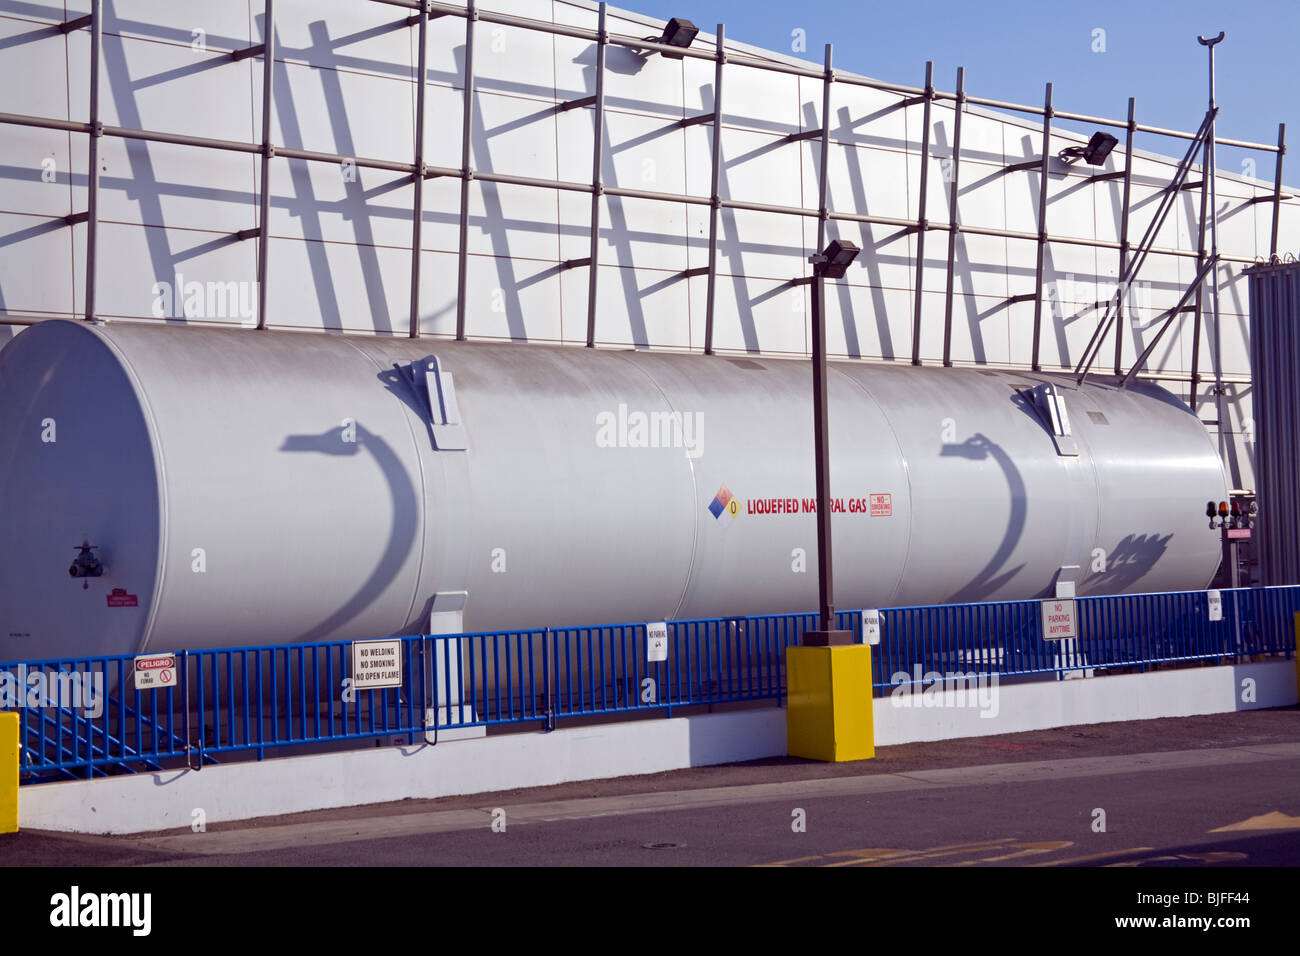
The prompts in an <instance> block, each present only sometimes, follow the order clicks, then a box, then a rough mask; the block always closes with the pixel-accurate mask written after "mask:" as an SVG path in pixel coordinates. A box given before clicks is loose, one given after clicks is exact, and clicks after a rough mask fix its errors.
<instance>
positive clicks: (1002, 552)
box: [939, 432, 1028, 604]
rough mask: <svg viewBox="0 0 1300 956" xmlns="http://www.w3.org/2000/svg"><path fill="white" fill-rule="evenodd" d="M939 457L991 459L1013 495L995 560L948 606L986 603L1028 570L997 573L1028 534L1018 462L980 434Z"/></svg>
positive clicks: (951, 446)
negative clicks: (1004, 477)
mask: <svg viewBox="0 0 1300 956" xmlns="http://www.w3.org/2000/svg"><path fill="white" fill-rule="evenodd" d="M939 454H940V455H941V456H943V457H957V458H968V459H970V460H971V461H984V460H985V459H987V458H992V459H993V461H995V462H996V463H997V465H998V467H999V468H1001V469H1002V473H1003V474H1004V475H1005V476H1006V479H1007V487H1008V488H1009V489H1010V491H1011V515H1010V517H1009V518H1008V520H1007V529H1006V531H1005V532H1004V533H1003V535H1002V540H1001V541H1000V542H998V547H997V550H996V551H994V552H993V557H991V558H989V560H988V563H987V564H985V565H984V567H983V568H981V569H980V572H979V573H978V574H977V575H975V577H974V578H972V579H971V580H970V581H969V582H968V583H967V584H966V585H964V586H963V587H962V588H961V589H960V590H958V591H956V592H954V593H953V594H952V595H950V596H949V597H948V598H947V600H946V602H945V603H949V604H966V603H969V602H971V601H981V600H985V599H987V598H988V597H989V595H991V594H993V593H996V592H997V590H998V589H999V588H1001V587H1002V586H1003V585H1005V584H1006V583H1007V582H1008V581H1010V580H1011V579H1012V578H1014V577H1015V576H1016V575H1017V574H1019V573H1020V572H1021V571H1022V570H1024V567H1025V566H1024V565H1023V564H1020V565H1017V566H1016V567H1014V568H1011V569H1010V570H1008V571H1003V572H1002V573H1001V574H999V573H998V572H999V570H1000V569H1001V568H1002V566H1003V565H1004V564H1006V562H1007V559H1008V558H1010V557H1011V555H1012V553H1013V552H1014V551H1015V550H1016V544H1017V543H1018V542H1019V541H1020V536H1021V535H1022V534H1023V533H1024V530H1025V515H1026V512H1027V511H1028V506H1027V504H1026V499H1025V483H1024V480H1023V479H1022V478H1021V477H1020V471H1019V470H1018V469H1017V468H1016V465H1015V462H1013V461H1012V460H1011V456H1010V455H1008V454H1007V453H1006V452H1005V451H1003V450H1002V446H1001V445H999V444H997V443H996V442H993V441H990V440H989V439H988V437H986V436H985V435H983V434H981V433H979V432H976V433H975V434H974V435H972V436H971V437H970V438H968V439H966V440H965V441H964V442H961V443H960V444H946V445H944V446H943V448H942V449H941V450H940V451H939Z"/></svg>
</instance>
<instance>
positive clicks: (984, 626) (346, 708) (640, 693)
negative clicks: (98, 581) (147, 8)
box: [0, 587, 1300, 782]
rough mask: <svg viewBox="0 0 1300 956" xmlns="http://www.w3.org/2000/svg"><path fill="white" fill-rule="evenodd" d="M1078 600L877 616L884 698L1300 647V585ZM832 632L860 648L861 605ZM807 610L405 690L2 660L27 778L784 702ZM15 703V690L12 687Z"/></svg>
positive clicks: (487, 658) (298, 677)
mask: <svg viewBox="0 0 1300 956" xmlns="http://www.w3.org/2000/svg"><path fill="white" fill-rule="evenodd" d="M1221 595H1222V615H1221V619H1219V620H1215V621H1211V620H1210V619H1209V606H1208V601H1209V598H1208V595H1207V593H1206V592H1204V591H1187V592H1171V593H1163V594H1137V595H1120V596H1114V597H1088V598H1079V599H1077V601H1076V620H1077V627H1078V637H1077V638H1076V639H1071V640H1066V641H1056V640H1045V639H1044V638H1043V631H1042V615H1041V603H1040V602H1039V601H1008V602H999V603H986V604H960V605H936V606H925V607H901V608H884V609H881V610H880V611H879V612H878V614H879V621H880V637H879V644H878V645H877V646H875V647H874V648H873V651H872V666H873V675H874V676H873V680H874V686H875V691H876V694H877V695H878V696H880V695H883V694H887V693H890V692H891V690H892V689H894V688H896V687H898V686H900V685H916V684H921V683H927V682H932V681H933V680H934V677H935V675H949V674H952V673H958V674H984V675H997V676H998V677H999V678H1008V677H1014V676H1017V675H1040V676H1041V677H1043V678H1048V679H1050V678H1053V677H1063V676H1065V675H1067V674H1069V673H1071V672H1078V671H1083V672H1085V673H1092V674H1096V673H1098V672H1107V671H1114V670H1116V669H1126V670H1127V669H1137V670H1145V669H1147V668H1149V667H1153V666H1157V665H1169V664H1177V663H1187V662H1195V661H1204V662H1208V663H1217V662H1222V661H1228V660H1238V659H1241V658H1242V657H1245V656H1251V655H1278V654H1290V653H1292V652H1293V651H1294V648H1295V640H1294V630H1293V623H1292V622H1293V618H1294V615H1295V614H1296V613H1297V612H1300V587H1277V588H1252V589H1240V590H1236V591H1232V590H1225V591H1222V592H1221ZM837 619H838V625H839V627H841V628H843V629H845V630H848V631H851V632H852V633H853V639H854V640H855V641H857V642H861V641H862V640H863V627H862V620H863V612H861V611H841V612H839V613H838V615H837ZM816 624H817V616H816V614H811V613H810V614H772V615H755V616H747V617H731V618H711V619H704V620H687V621H669V622H667V625H666V627H667V653H666V659H665V660H662V661H648V660H647V633H646V627H647V626H646V624H644V623H627V624H614V625H606V626H600V627H571V628H547V629H535V630H518V631H506V632H491V633H478V634H457V635H436V636H412V637H403V638H398V639H394V640H397V641H399V642H400V645H401V657H402V665H403V666H402V668H401V683H400V686H396V687H391V688H385V689H357V688H356V687H354V686H353V681H354V679H355V677H354V675H353V674H352V667H351V654H352V648H353V643H352V642H346V641H344V642H330V643H309V644H296V645H289V646H277V647H235V648H221V649H217V650H204V651H189V652H181V653H178V654H176V655H175V657H176V661H175V664H176V672H177V676H178V680H177V684H176V686H175V687H170V688H165V689H159V690H139V689H137V688H136V687H135V686H134V680H133V673H134V660H135V659H134V658H133V657H131V656H111V657H94V658H81V659H76V660H48V661H32V662H23V663H14V664H0V709H13V710H16V711H17V712H18V714H19V716H20V722H21V734H22V741H23V747H24V751H23V756H22V763H21V771H22V775H23V780H24V782H33V781H38V780H46V779H61V778H69V777H84V776H95V775H103V774H108V773H117V772H137V771H140V770H156V769H162V768H164V767H176V766H186V765H188V766H190V767H200V766H202V765H203V764H205V763H215V762H218V761H220V760H222V759H228V758H229V757H231V756H233V755H238V754H244V755H251V756H255V757H256V758H258V759H261V758H262V757H264V756H265V755H266V754H267V753H268V752H275V751H282V750H283V749H284V748H296V749H298V750H299V751H300V750H301V749H302V748H303V747H305V746H308V745H311V746H313V747H316V748H326V747H344V746H357V745H359V744H361V743H363V742H365V741H371V740H375V741H379V742H381V743H382V742H389V743H393V742H403V743H408V744H416V743H421V742H424V741H425V740H426V739H430V740H435V741H436V740H437V738H438V735H439V734H441V733H443V732H445V731H448V730H462V731H463V730H465V729H466V728H471V727H497V726H501V725H509V724H515V725H528V724H536V725H537V726H539V727H541V728H545V729H551V728H553V727H554V726H555V725H556V721H557V720H560V719H565V718H579V717H594V716H598V715H618V714H625V715H626V714H634V713H638V712H642V713H645V712H662V713H665V714H667V715H671V714H672V713H673V711H674V708H677V709H680V708H683V707H697V706H702V705H712V704H731V703H738V702H745V701H763V700H768V701H773V702H775V703H777V704H780V703H781V702H782V700H783V695H784V693H785V674H784V650H785V648H787V647H790V646H792V645H797V644H798V643H799V642H800V640H801V638H802V635H803V633H804V632H805V631H806V630H809V629H812V628H814V627H816ZM6 695H7V696H6Z"/></svg>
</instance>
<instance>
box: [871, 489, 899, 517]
mask: <svg viewBox="0 0 1300 956" xmlns="http://www.w3.org/2000/svg"><path fill="white" fill-rule="evenodd" d="M893 516H894V497H893V495H883V494H875V495H872V496H871V517H873V518H892V517H893Z"/></svg>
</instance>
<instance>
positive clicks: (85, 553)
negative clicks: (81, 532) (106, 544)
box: [68, 539, 104, 588]
mask: <svg viewBox="0 0 1300 956" xmlns="http://www.w3.org/2000/svg"><path fill="white" fill-rule="evenodd" d="M96 547H97V545H93V544H91V543H90V542H89V541H87V540H84V539H83V540H82V542H81V546H80V547H79V548H77V556H76V557H75V558H73V559H72V566H71V567H69V568H68V574H70V575H71V576H72V577H74V578H97V577H100V576H102V575H103V573H104V563H103V562H102V561H100V560H99V558H97V557H95V554H94V551H95V548H96ZM81 586H82V588H88V587H90V582H89V581H83V582H82V585H81Z"/></svg>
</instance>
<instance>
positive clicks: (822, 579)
mask: <svg viewBox="0 0 1300 956" xmlns="http://www.w3.org/2000/svg"><path fill="white" fill-rule="evenodd" d="M861 251H862V250H860V249H859V248H858V247H857V246H856V245H855V244H853V243H852V242H849V241H848V240H847V239H833V240H831V243H830V245H828V246H827V247H826V249H825V250H824V251H823V252H822V253H820V254H819V255H815V256H809V257H808V261H809V262H811V263H812V266H813V274H812V279H811V282H812V338H813V356H812V359H813V450H814V456H815V459H814V460H815V470H816V475H817V586H818V597H819V605H820V615H819V617H818V621H817V630H815V631H807V632H805V633H804V636H803V643H804V644H808V645H812V646H821V647H824V646H831V645H837V644H851V643H852V642H853V635H852V633H851V632H849V631H842V630H837V629H836V627H835V605H834V597H833V592H834V581H833V579H832V576H831V504H830V477H831V476H830V463H831V459H830V435H829V428H828V426H827V422H828V418H827V409H826V371H827V370H826V319H825V316H824V315H823V314H822V299H823V288H822V287H823V285H824V283H825V280H826V279H842V278H844V273H845V271H846V270H847V269H848V268H849V266H850V265H851V264H852V263H853V260H854V259H856V258H857V257H858V253H859V252H861Z"/></svg>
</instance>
